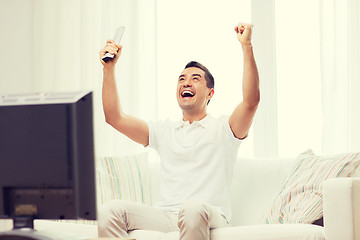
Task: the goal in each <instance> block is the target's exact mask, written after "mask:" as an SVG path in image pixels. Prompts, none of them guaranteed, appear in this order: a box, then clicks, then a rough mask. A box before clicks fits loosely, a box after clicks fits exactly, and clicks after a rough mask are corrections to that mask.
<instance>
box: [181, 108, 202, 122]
mask: <svg viewBox="0 0 360 240" xmlns="http://www.w3.org/2000/svg"><path fill="white" fill-rule="evenodd" d="M206 116H207V113H206V112H198V113H189V112H186V111H183V120H184V121H185V122H187V121H188V122H189V123H190V124H192V123H193V122H194V121H200V120H201V119H203V118H205V117H206Z"/></svg>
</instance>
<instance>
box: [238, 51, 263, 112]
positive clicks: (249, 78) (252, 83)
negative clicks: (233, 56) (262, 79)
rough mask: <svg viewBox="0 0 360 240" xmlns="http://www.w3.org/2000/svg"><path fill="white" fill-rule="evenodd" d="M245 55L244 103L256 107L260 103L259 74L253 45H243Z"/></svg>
mask: <svg viewBox="0 0 360 240" xmlns="http://www.w3.org/2000/svg"><path fill="white" fill-rule="evenodd" d="M242 49H243V55H244V69H243V84H242V85H243V86H242V88H243V102H244V103H246V104H247V105H248V106H249V107H256V106H257V105H258V103H259V101H260V90H259V74H258V70H257V66H256V62H255V58H254V53H253V48H252V45H251V44H246V45H242Z"/></svg>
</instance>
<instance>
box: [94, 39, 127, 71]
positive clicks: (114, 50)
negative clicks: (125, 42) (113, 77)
mask: <svg viewBox="0 0 360 240" xmlns="http://www.w3.org/2000/svg"><path fill="white" fill-rule="evenodd" d="M121 50H122V45H117V44H116V43H115V42H114V40H107V41H106V45H105V47H104V48H103V49H101V50H100V52H99V55H100V62H101V63H102V65H104V67H105V66H114V65H115V64H116V62H117V60H118V59H119V57H120V55H121ZM106 53H111V54H114V55H115V57H114V59H112V60H110V61H108V62H104V61H103V60H102V58H103V57H104V56H105V54H106Z"/></svg>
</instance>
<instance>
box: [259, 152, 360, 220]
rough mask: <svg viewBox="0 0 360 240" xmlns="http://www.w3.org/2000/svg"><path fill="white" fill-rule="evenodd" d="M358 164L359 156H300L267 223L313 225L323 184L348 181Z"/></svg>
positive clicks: (310, 154)
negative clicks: (332, 181) (341, 179)
mask: <svg viewBox="0 0 360 240" xmlns="http://www.w3.org/2000/svg"><path fill="white" fill-rule="evenodd" d="M359 164H360V153H348V154H338V155H332V156H316V155H315V154H314V153H313V152H312V150H307V151H306V152H304V153H302V154H300V155H299V157H298V158H297V159H296V160H295V161H294V164H293V166H292V168H291V171H290V172H289V174H288V176H287V177H286V178H285V180H284V182H283V188H282V190H281V191H280V193H279V195H278V196H277V198H276V199H275V202H274V204H273V206H272V208H271V211H270V213H269V215H268V216H267V218H266V222H267V223H313V222H314V221H315V220H317V219H319V218H321V217H322V215H323V209H322V199H323V196H322V183H323V182H324V181H325V180H327V179H330V178H337V177H350V176H352V175H353V174H354V173H355V172H356V170H357V168H358V166H359Z"/></svg>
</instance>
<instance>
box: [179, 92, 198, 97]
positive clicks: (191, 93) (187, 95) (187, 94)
mask: <svg viewBox="0 0 360 240" xmlns="http://www.w3.org/2000/svg"><path fill="white" fill-rule="evenodd" d="M194 96H195V93H193V92H192V91H190V90H184V91H182V92H181V97H182V98H192V97H194Z"/></svg>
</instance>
